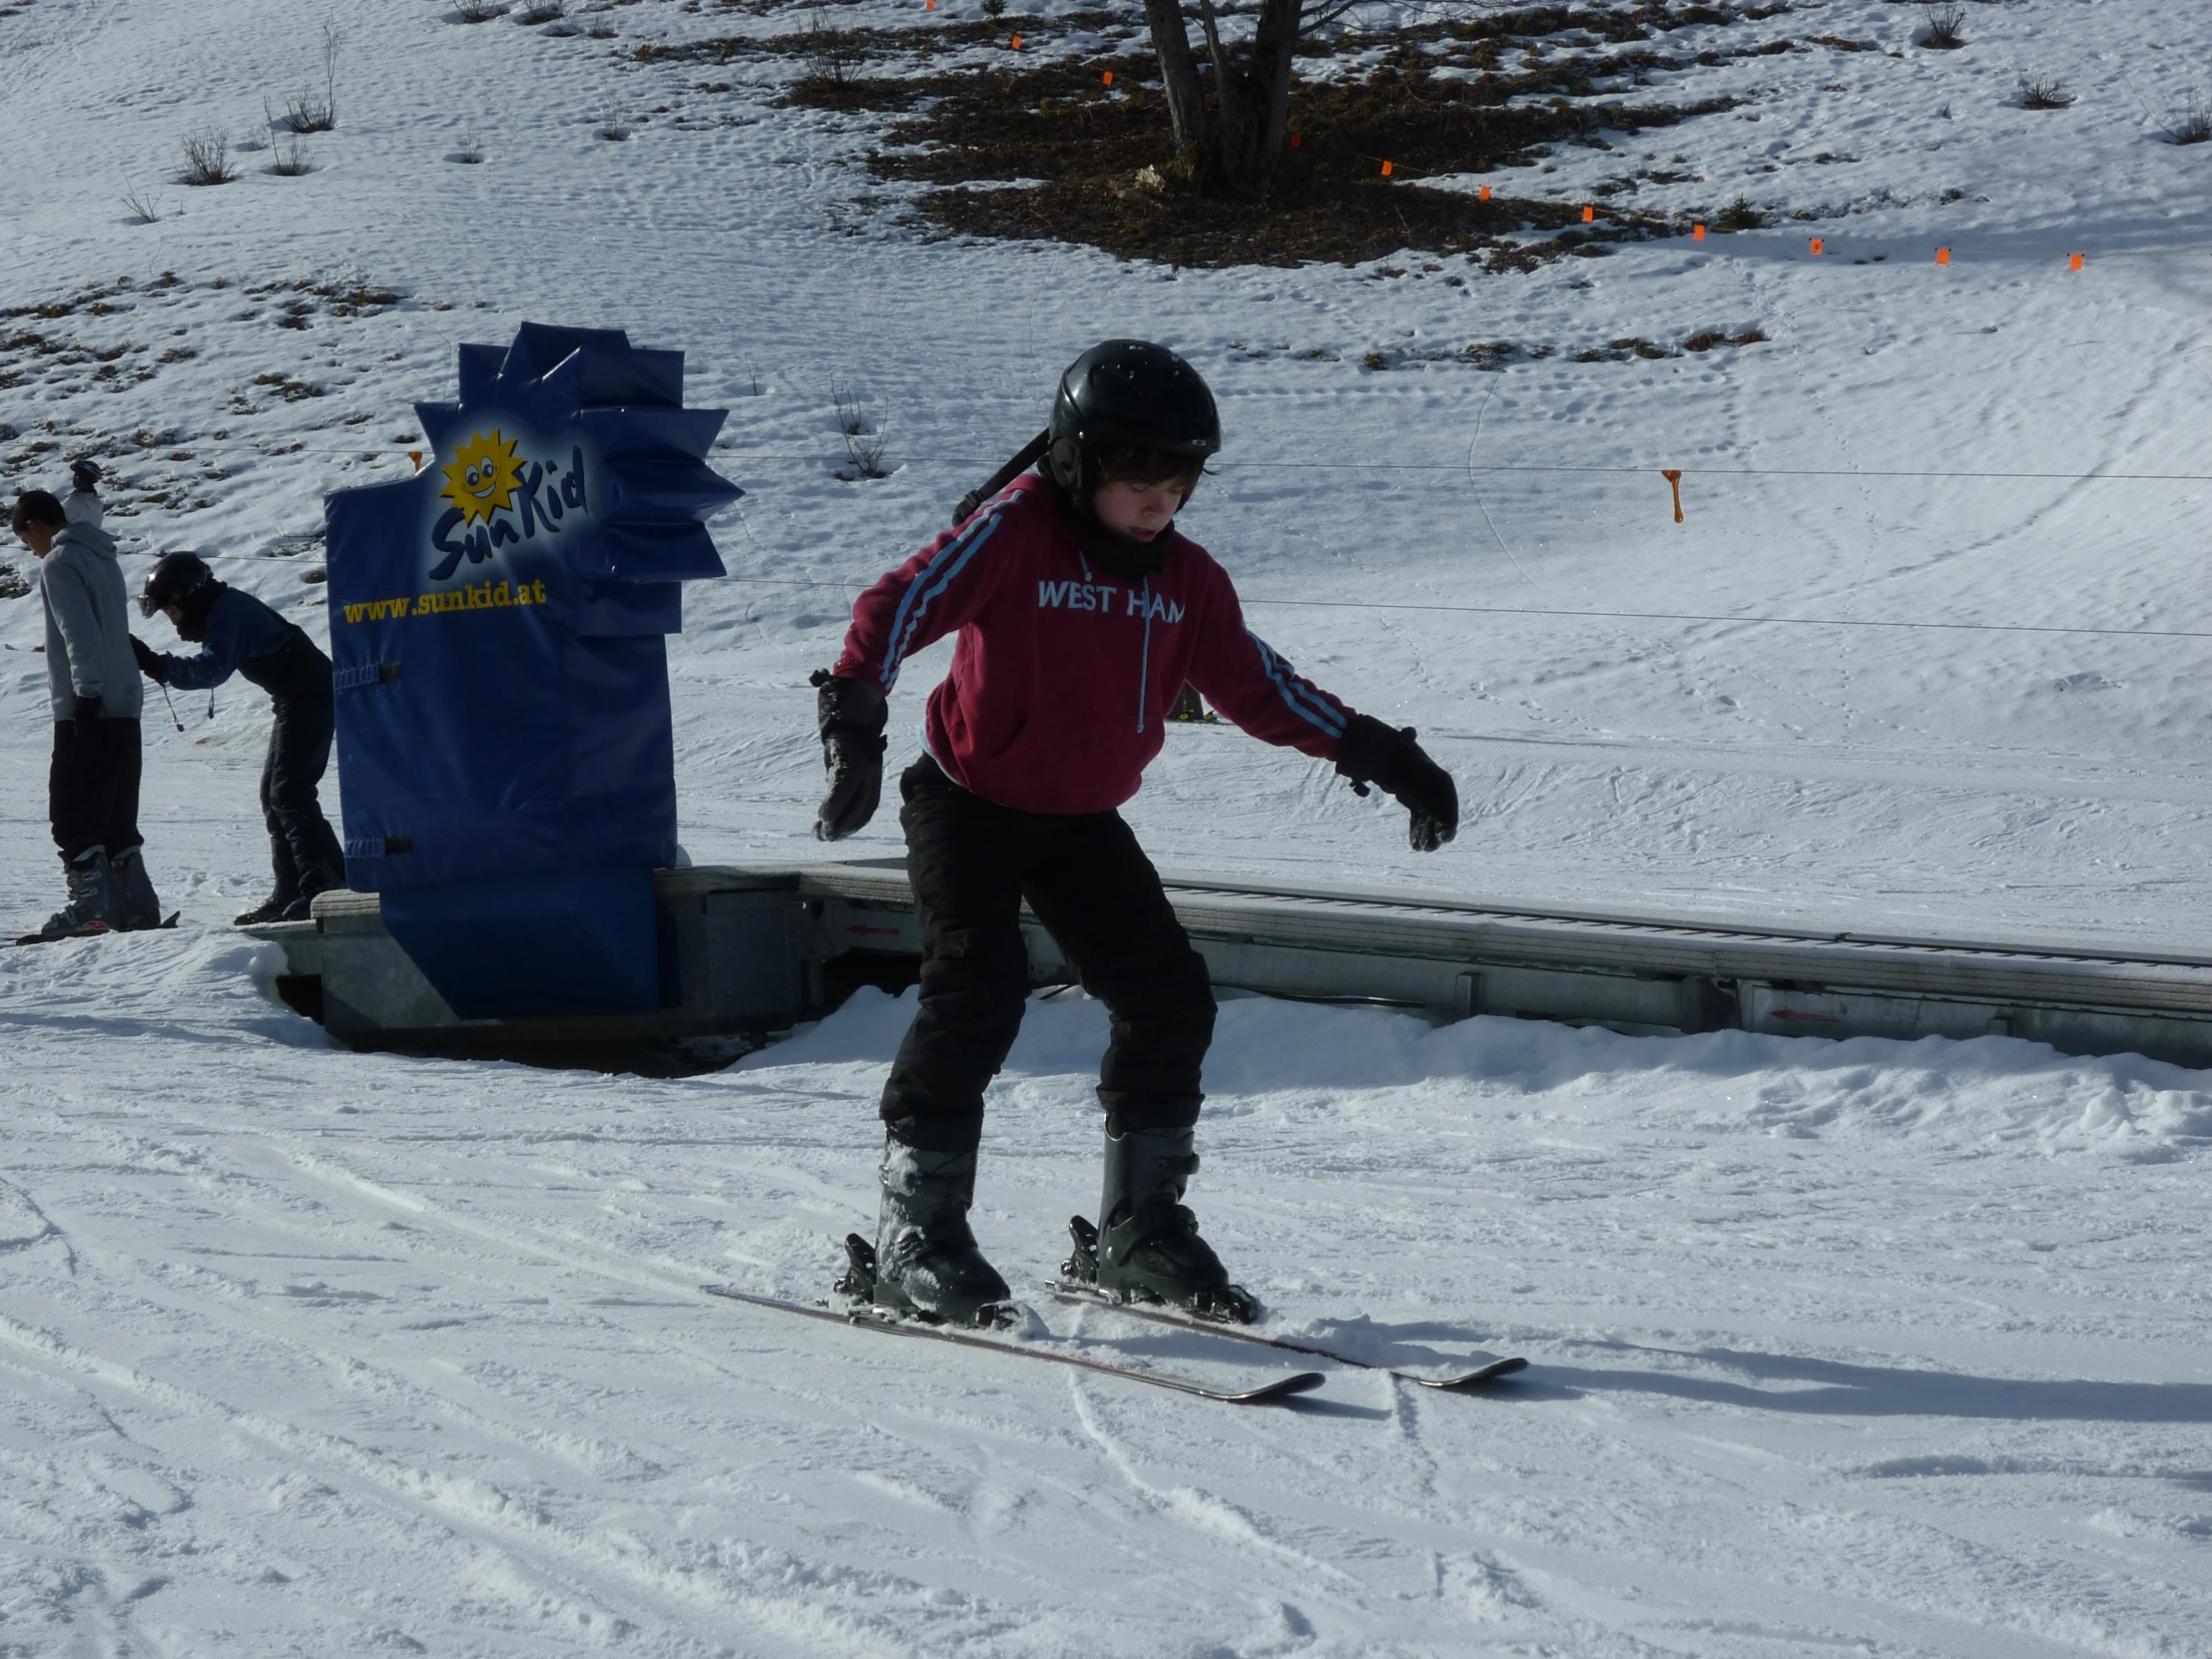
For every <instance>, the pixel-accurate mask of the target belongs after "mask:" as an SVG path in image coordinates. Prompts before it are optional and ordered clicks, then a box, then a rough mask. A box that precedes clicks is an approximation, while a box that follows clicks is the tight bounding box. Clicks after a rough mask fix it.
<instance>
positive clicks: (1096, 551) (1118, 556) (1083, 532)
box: [1046, 479, 1175, 582]
mask: <svg viewBox="0 0 2212 1659" xmlns="http://www.w3.org/2000/svg"><path fill="white" fill-rule="evenodd" d="M1046 482H1047V483H1048V484H1049V485H1050V487H1051V490H1052V510H1053V511H1054V512H1055V513H1057V514H1058V515H1059V517H1060V522H1061V523H1062V524H1063V525H1065V526H1066V527H1067V532H1068V534H1069V535H1071V536H1073V537H1074V538H1075V545H1076V546H1077V547H1079V548H1081V549H1082V550H1083V557H1084V558H1086V559H1088V560H1089V561H1090V562H1091V563H1092V564H1094V565H1096V566H1097V567H1098V568H1099V569H1100V570H1103V571H1104V572H1105V573H1106V574H1107V575H1109V576H1118V577H1120V578H1121V579H1122V580H1123V581H1124V582H1141V581H1143V580H1144V579H1145V578H1146V577H1148V576H1152V575H1155V574H1157V573H1158V571H1159V569H1160V567H1161V566H1162V565H1164V564H1166V563H1167V562H1168V552H1169V549H1170V547H1171V546H1172V544H1173V542H1174V539H1175V522H1174V520H1172V519H1171V520H1169V521H1168V523H1167V524H1165V525H1163V526H1162V527H1161V530H1160V533H1159V534H1158V535H1156V536H1154V537H1153V538H1152V539H1151V540H1150V541H1132V540H1131V539H1130V538H1129V537H1127V536H1124V535H1117V534H1116V533H1115V532H1114V531H1112V530H1109V529H1107V528H1106V526H1105V525H1103V524H1101V523H1100V522H1099V521H1098V515H1097V514H1096V513H1094V512H1091V511H1090V510H1089V509H1088V508H1087V507H1079V506H1077V505H1076V502H1075V498H1074V497H1073V496H1071V495H1069V494H1068V492H1067V491H1066V490H1064V489H1062V488H1061V487H1060V484H1059V480H1057V479H1047V480H1046Z"/></svg>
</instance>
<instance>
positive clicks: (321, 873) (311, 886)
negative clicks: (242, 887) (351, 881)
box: [277, 869, 345, 921]
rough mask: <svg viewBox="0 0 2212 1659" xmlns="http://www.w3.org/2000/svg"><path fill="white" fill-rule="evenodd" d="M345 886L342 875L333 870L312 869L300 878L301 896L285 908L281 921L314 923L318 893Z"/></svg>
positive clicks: (279, 918) (280, 916) (279, 917)
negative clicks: (315, 902)
mask: <svg viewBox="0 0 2212 1659" xmlns="http://www.w3.org/2000/svg"><path fill="white" fill-rule="evenodd" d="M344 885H345V877H344V875H343V874H342V873H340V872H339V871H337V870H332V869H310V870H309V871H307V873H306V874H304V875H302V876H301V877H300V878H299V896H298V897H297V898H295V899H293V900H292V901H291V902H290V903H289V904H286V905H285V906H284V908H283V912H282V914H281V915H279V916H278V917H277V919H278V920H279V921H312V920H313V919H314V901H315V895H316V894H317V893H324V892H328V891H329V890H330V889H331V888H332V887H342V886H344Z"/></svg>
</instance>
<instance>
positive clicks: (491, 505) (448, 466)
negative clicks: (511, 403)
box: [430, 426, 591, 582]
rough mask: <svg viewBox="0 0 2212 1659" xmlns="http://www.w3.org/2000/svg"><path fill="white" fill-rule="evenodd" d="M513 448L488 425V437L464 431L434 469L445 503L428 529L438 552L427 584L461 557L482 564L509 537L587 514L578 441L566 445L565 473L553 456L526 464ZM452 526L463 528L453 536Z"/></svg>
mask: <svg viewBox="0 0 2212 1659" xmlns="http://www.w3.org/2000/svg"><path fill="white" fill-rule="evenodd" d="M515 450H516V445H515V441H514V440H513V439H512V438H509V437H506V436H505V435H503V434H502V433H501V431H500V429H499V428H498V427H496V426H494V427H493V428H492V429H491V432H490V433H489V434H488V435H487V434H485V433H483V432H471V433H470V434H469V437H468V442H466V443H464V444H462V445H461V446H460V447H459V448H458V449H456V450H455V451H454V452H453V459H452V460H450V461H448V462H446V463H445V464H444V465H442V466H441V467H440V468H439V470H440V471H441V472H443V473H444V474H445V487H444V488H443V489H441V490H439V491H438V493H439V494H440V495H442V496H443V497H445V499H446V500H447V501H449V502H451V503H452V505H451V506H450V507H448V508H447V509H446V510H445V511H444V512H443V513H441V514H440V515H439V516H438V521H437V523H436V524H434V525H432V526H431V527H430V544H431V545H432V546H433V547H435V548H436V549H437V550H438V551H439V552H440V553H442V554H444V555H445V557H444V558H442V559H440V560H439V561H438V562H437V563H436V564H435V565H432V566H431V567H430V580H431V581H433V582H442V581H444V580H446V578H448V577H449V576H451V575H452V574H453V572H454V571H456V570H458V569H460V567H461V561H462V560H463V559H466V560H467V561H468V562H469V563H470V564H472V565H473V564H481V563H483V561H484V560H486V559H488V558H490V557H491V556H492V554H493V552H494V551H495V550H496V549H498V548H501V547H505V546H506V545H508V544H509V543H510V542H513V543H517V544H519V543H522V542H527V541H533V540H535V539H536V538H537V537H538V536H540V535H559V534H560V531H561V520H562V519H563V518H564V517H566V516H567V515H568V514H570V513H583V514H587V515H588V514H589V513H590V510H591V507H590V501H589V498H588V497H587V495H586V494H585V489H584V451H583V448H582V446H581V445H578V446H575V447H573V448H571V449H570V451H569V459H568V466H567V469H566V470H565V471H564V470H563V469H562V466H561V463H560V462H559V461H554V460H547V461H533V460H530V459H528V458H527V457H521V456H518V455H517V454H516V452H515ZM455 531H461V532H462V533H461V535H460V536H459V537H458V539H456V538H455V535H454V532H455Z"/></svg>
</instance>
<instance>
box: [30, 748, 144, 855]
mask: <svg viewBox="0 0 2212 1659" xmlns="http://www.w3.org/2000/svg"><path fill="white" fill-rule="evenodd" d="M140 768H141V758H140V754H139V723H138V722H137V721H135V720H95V721H89V722H87V723H86V724H85V725H83V726H79V725H78V724H77V723H76V722H75V721H73V720H62V721H56V722H55V723H54V762H53V765H52V767H51V768H49V769H48V771H47V774H46V810H47V818H48V820H49V821H50V822H51V823H52V825H53V827H54V844H55V845H56V846H58V847H60V848H61V851H62V862H63V863H65V864H66V863H69V862H71V861H72V860H74V859H75V858H76V856H77V854H78V853H80V852H82V851H84V849H85V848H86V847H88V846H104V847H106V848H107V849H108V856H109V857H111V858H120V857H122V856H123V854H124V853H126V852H128V851H130V850H131V848H132V847H134V846H139V845H142V844H143V843H144V842H145V840H146V837H145V836H144V835H142V834H140V833H139V829H138V810H139V776H140Z"/></svg>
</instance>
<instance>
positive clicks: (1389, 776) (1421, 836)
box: [1337, 715, 1459, 852]
mask: <svg viewBox="0 0 2212 1659" xmlns="http://www.w3.org/2000/svg"><path fill="white" fill-rule="evenodd" d="M1337 771H1338V772H1339V773H1340V774H1341V775H1343V776H1344V777H1346V778H1349V779H1351V780H1352V787H1353V789H1354V790H1355V791H1356V792H1357V793H1358V794H1361V795H1366V794H1367V793H1368V786H1369V785H1370V784H1374V785H1375V786H1377V787H1378V788H1379V789H1381V790H1382V791H1383V793H1384V794H1385V795H1388V796H1390V797H1391V798H1392V799H1393V800H1395V801H1396V802H1397V804H1398V805H1399V806H1401V807H1403V808H1404V809H1405V810H1406V811H1407V812H1409V813H1411V814H1412V815H1413V821H1412V824H1411V826H1410V827H1409V829H1408V831H1407V838H1408V839H1409V840H1410V841H1411V842H1412V846H1413V850H1414V851H1415V852H1433V851H1435V850H1436V848H1437V847H1439V846H1441V845H1443V843H1444V842H1445V841H1448V840H1449V839H1451V837H1452V836H1453V835H1456V834H1457V833H1458V832H1459V792H1458V790H1457V789H1455V788H1454V787H1453V786H1452V782H1451V774H1450V773H1448V772H1446V771H1444V769H1443V768H1442V767H1440V766H1438V765H1437V764H1436V763H1435V762H1434V761H1431V760H1430V759H1429V758H1428V757H1427V756H1426V755H1425V754H1423V753H1422V751H1421V746H1420V745H1419V744H1417V743H1415V742H1414V741H1413V729H1412V728H1411V727H1410V726H1408V727H1405V728H1403V729H1402V730H1400V731H1394V732H1393V731H1392V730H1390V728H1389V727H1387V726H1384V725H1383V723H1382V722H1381V721H1380V720H1377V719H1375V718H1374V717H1372V716H1370V715H1354V716H1353V717H1352V719H1351V721H1350V722H1348V723H1347V724H1346V726H1345V735H1344V736H1343V738H1341V739H1339V740H1338V744H1337Z"/></svg>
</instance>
